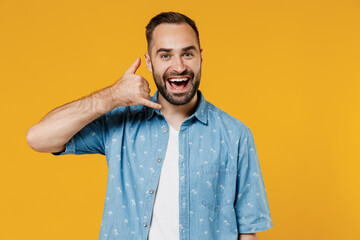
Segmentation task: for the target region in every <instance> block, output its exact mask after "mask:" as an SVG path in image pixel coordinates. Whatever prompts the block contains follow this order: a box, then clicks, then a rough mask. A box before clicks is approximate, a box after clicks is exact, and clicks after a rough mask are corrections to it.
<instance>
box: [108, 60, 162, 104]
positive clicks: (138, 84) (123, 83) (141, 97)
mask: <svg viewBox="0 0 360 240" xmlns="http://www.w3.org/2000/svg"><path fill="white" fill-rule="evenodd" d="M140 64H141V59H140V58H137V59H136V60H135V62H134V63H133V64H132V65H131V66H130V68H129V69H128V70H127V71H126V72H125V73H124V75H123V76H122V77H121V78H120V80H119V81H118V82H116V83H115V84H114V85H112V86H111V87H110V88H111V93H112V99H113V101H114V102H113V104H116V106H131V105H139V104H142V105H145V106H148V107H151V108H157V109H161V105H160V104H158V103H154V102H152V101H150V100H149V99H150V88H149V83H148V81H147V80H146V79H145V78H143V77H142V76H140V75H137V74H135V73H136V70H137V69H138V68H139V66H140Z"/></svg>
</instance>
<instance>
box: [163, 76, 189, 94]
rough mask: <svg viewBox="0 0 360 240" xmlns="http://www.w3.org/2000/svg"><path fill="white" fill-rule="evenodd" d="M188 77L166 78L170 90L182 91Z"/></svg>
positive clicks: (186, 84)
mask: <svg viewBox="0 0 360 240" xmlns="http://www.w3.org/2000/svg"><path fill="white" fill-rule="evenodd" d="M189 81H190V77H183V76H181V77H170V78H168V79H167V82H168V83H169V85H170V88H171V90H174V91H183V90H185V89H186V88H187V86H188V83H189Z"/></svg>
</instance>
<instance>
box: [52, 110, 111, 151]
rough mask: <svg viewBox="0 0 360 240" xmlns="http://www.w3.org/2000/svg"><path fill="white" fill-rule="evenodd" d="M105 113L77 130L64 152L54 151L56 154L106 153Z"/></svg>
mask: <svg viewBox="0 0 360 240" xmlns="http://www.w3.org/2000/svg"><path fill="white" fill-rule="evenodd" d="M104 128H105V115H103V116H101V117H99V118H97V119H95V120H94V121H92V122H90V123H89V124H87V125H86V126H85V127H84V128H82V129H81V130H80V131H79V132H77V133H76V134H75V135H74V136H73V137H72V138H71V139H70V140H69V141H68V142H67V143H66V145H65V150H64V151H63V152H57V153H52V154H53V155H55V156H60V155H65V154H77V155H80V154H96V153H98V154H102V155H105V142H106V139H105V129H104Z"/></svg>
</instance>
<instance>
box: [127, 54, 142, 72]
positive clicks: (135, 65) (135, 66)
mask: <svg viewBox="0 0 360 240" xmlns="http://www.w3.org/2000/svg"><path fill="white" fill-rule="evenodd" d="M140 64H141V58H139V57H138V58H137V59H136V60H135V62H134V63H133V64H132V65H131V66H130V67H129V69H128V70H126V72H125V73H132V74H135V72H136V70H137V69H138V68H139V66H140Z"/></svg>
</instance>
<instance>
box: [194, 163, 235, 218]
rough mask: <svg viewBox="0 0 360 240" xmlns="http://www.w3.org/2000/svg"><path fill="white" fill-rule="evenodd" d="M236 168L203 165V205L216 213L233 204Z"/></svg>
mask: <svg viewBox="0 0 360 240" xmlns="http://www.w3.org/2000/svg"><path fill="white" fill-rule="evenodd" d="M234 178H236V171H235V166H225V165H207V164H204V165H201V180H200V182H201V192H202V199H201V204H202V205H204V206H205V207H208V208H211V209H213V210H214V211H218V210H220V209H221V208H222V207H225V206H228V205H231V204H233V200H232V199H231V198H232V196H233V195H234V194H233V191H234V189H235V186H233V185H234V184H235V181H234Z"/></svg>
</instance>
